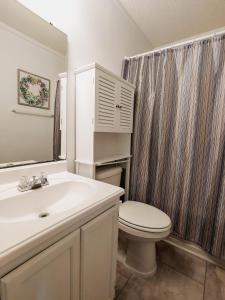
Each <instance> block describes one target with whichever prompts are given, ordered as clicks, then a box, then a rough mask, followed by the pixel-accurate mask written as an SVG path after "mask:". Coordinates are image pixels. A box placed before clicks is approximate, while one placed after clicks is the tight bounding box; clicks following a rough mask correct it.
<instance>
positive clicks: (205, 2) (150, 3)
mask: <svg viewBox="0 0 225 300" xmlns="http://www.w3.org/2000/svg"><path fill="white" fill-rule="evenodd" d="M118 1H119V2H120V4H121V5H122V6H123V7H124V9H125V10H126V11H127V13H128V14H129V15H130V17H131V18H132V19H133V20H134V21H135V23H136V24H137V25H138V27H139V28H140V29H141V30H142V32H143V33H144V34H145V35H146V37H147V38H148V40H149V42H150V43H151V45H152V46H154V47H158V46H161V45H164V44H167V43H171V42H174V41H178V40H182V39H185V38H187V37H190V36H195V35H199V34H202V33H204V32H208V31H212V30H214V29H217V28H221V27H224V26H225V0H118Z"/></svg>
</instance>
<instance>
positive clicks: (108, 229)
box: [81, 207, 118, 300]
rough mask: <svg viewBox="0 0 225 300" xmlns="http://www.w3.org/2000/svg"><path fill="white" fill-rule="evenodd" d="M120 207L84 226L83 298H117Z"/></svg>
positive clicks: (88, 299) (82, 243)
mask: <svg viewBox="0 0 225 300" xmlns="http://www.w3.org/2000/svg"><path fill="white" fill-rule="evenodd" d="M117 238H118V207H114V208H112V209H110V210H108V211H106V212H105V213H103V214H102V215H100V216H98V217H97V218H95V219H94V220H92V221H90V222H89V223H87V224H86V225H85V226H83V227H82V228H81V300H108V299H113V298H114V284H115V273H116V256H117Z"/></svg>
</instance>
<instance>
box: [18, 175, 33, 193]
mask: <svg viewBox="0 0 225 300" xmlns="http://www.w3.org/2000/svg"><path fill="white" fill-rule="evenodd" d="M29 187H30V180H29V177H28V176H21V177H20V179H19V184H18V189H19V190H20V191H26V190H28V189H29Z"/></svg>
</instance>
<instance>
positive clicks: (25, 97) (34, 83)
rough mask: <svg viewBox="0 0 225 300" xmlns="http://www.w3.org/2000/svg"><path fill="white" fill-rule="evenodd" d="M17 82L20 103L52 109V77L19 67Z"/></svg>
mask: <svg viewBox="0 0 225 300" xmlns="http://www.w3.org/2000/svg"><path fill="white" fill-rule="evenodd" d="M17 82H18V83H17V85H18V86H17V94H18V104H19V105H25V106H29V107H35V108H40V109H47V110H49V109H50V89H51V81H50V79H47V78H45V77H42V76H39V75H36V74H33V73H31V72H28V71H25V70H22V69H18V70H17Z"/></svg>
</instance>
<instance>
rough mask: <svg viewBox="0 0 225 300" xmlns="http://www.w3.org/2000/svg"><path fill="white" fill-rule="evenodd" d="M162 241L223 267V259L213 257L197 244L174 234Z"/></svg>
mask: <svg viewBox="0 0 225 300" xmlns="http://www.w3.org/2000/svg"><path fill="white" fill-rule="evenodd" d="M164 242H165V243H168V244H170V245H172V246H174V247H177V248H179V249H181V250H183V251H186V252H188V253H190V254H192V255H195V256H197V257H199V258H201V259H203V260H205V261H208V262H210V263H212V264H215V265H217V266H219V267H222V268H225V261H223V260H221V259H217V258H215V257H213V256H212V255H210V254H208V253H207V252H206V251H204V250H203V249H201V248H200V247H199V246H198V245H196V244H194V243H192V242H188V241H184V240H180V239H178V238H176V237H174V236H169V237H168V238H166V239H165V240H164Z"/></svg>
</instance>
